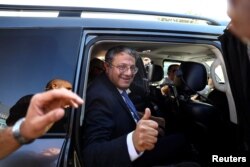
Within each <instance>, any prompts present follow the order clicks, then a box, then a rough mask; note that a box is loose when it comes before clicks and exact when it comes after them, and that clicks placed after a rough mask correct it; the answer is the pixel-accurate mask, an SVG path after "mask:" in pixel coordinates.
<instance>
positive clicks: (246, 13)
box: [227, 0, 250, 40]
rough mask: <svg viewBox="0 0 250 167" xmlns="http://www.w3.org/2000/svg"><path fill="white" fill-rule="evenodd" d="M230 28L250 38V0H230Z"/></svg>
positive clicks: (241, 36)
mask: <svg viewBox="0 0 250 167" xmlns="http://www.w3.org/2000/svg"><path fill="white" fill-rule="evenodd" d="M227 13H228V16H229V17H230V18H231V24H230V27H229V29H230V30H231V31H232V32H233V33H235V34H236V35H237V36H238V37H240V38H241V39H243V40H244V38H247V39H248V40H249V39H250V1H249V0H228V12H227Z"/></svg>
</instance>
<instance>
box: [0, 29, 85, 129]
mask: <svg viewBox="0 0 250 167" xmlns="http://www.w3.org/2000/svg"><path fill="white" fill-rule="evenodd" d="M79 34H80V30H78V29H65V30H64V29H29V30H27V29H8V30H3V29H2V30H1V31H0V53H1V56H0V77H1V82H0V92H1V93H0V113H1V114H0V125H1V126H2V127H3V126H4V124H5V120H6V118H7V117H8V115H9V110H10V108H11V107H12V106H14V105H15V104H16V102H17V101H18V100H20V99H21V98H22V97H25V96H26V95H33V94H35V93H37V92H43V91H45V86H46V84H47V83H48V81H50V80H52V79H55V78H60V79H64V80H67V81H69V82H70V83H71V84H73V82H74V77H75V76H74V75H75V71H76V67H77V66H76V64H77V58H78V47H79V41H77V40H76V39H79V37H80V35H79ZM69 55H70V56H69ZM28 98H30V96H29V97H28ZM26 100H27V99H26ZM28 100H30V99H28ZM24 101H25V100H24ZM23 105H24V104H23V103H22V104H21V105H18V107H17V109H16V110H21V109H24V108H25V106H23ZM25 105H26V104H25Z"/></svg>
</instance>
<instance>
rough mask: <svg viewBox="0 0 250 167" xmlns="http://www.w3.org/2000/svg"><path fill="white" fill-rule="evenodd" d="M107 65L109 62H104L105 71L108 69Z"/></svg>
mask: <svg viewBox="0 0 250 167" xmlns="http://www.w3.org/2000/svg"><path fill="white" fill-rule="evenodd" d="M109 66H110V64H109V63H107V62H104V68H105V71H108V69H109Z"/></svg>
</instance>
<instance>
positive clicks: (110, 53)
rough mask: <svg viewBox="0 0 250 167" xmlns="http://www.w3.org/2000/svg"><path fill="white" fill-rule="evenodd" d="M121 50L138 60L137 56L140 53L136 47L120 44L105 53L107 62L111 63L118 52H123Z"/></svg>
mask: <svg viewBox="0 0 250 167" xmlns="http://www.w3.org/2000/svg"><path fill="white" fill-rule="evenodd" d="M121 52H125V53H127V54H128V55H130V56H132V57H134V58H135V60H137V58H138V54H137V52H136V51H135V50H134V49H131V48H129V47H127V46H122V45H119V46H114V47H112V48H110V49H109V50H108V51H107V53H106V55H105V62H107V63H111V62H112V61H113V59H114V57H115V56H116V55H117V54H118V53H121Z"/></svg>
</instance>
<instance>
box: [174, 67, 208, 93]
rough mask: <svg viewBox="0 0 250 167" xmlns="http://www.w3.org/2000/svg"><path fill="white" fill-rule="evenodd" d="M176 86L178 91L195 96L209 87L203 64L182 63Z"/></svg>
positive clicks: (177, 73)
mask: <svg viewBox="0 0 250 167" xmlns="http://www.w3.org/2000/svg"><path fill="white" fill-rule="evenodd" d="M175 84H176V87H177V88H178V89H181V90H182V91H187V92H189V94H195V93H196V92H197V91H201V90H203V89H204V88H205V86H206V85H207V71H206V68H205V66H204V65H203V64H200V63H196V62H182V63H181V65H180V67H179V69H178V70H177V71H176V78H175Z"/></svg>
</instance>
